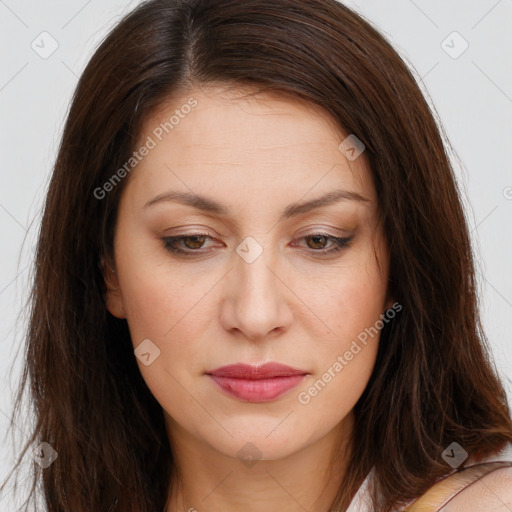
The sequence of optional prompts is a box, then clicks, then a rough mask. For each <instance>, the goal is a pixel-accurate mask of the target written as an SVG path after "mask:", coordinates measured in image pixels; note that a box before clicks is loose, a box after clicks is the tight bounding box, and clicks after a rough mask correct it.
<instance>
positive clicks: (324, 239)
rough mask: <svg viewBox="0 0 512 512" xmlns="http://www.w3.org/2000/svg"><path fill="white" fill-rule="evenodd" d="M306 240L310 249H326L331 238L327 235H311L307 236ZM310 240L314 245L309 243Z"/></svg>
mask: <svg viewBox="0 0 512 512" xmlns="http://www.w3.org/2000/svg"><path fill="white" fill-rule="evenodd" d="M304 240H306V243H307V244H308V247H309V248H310V249H325V246H326V244H327V243H328V241H329V237H328V236H325V235H310V236H305V237H304ZM308 240H311V241H312V243H311V244H310V243H308V242H307V241H308Z"/></svg>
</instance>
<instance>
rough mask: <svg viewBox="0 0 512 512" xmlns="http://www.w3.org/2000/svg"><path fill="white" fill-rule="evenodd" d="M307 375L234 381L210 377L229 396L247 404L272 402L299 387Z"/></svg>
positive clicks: (226, 378) (229, 378) (228, 378)
mask: <svg viewBox="0 0 512 512" xmlns="http://www.w3.org/2000/svg"><path fill="white" fill-rule="evenodd" d="M305 376H306V375H294V376H291V377H273V378H271V379H258V380H256V379H253V380H249V379H233V378H231V377H218V376H216V375H209V377H210V378H211V379H212V380H213V381H214V382H215V383H216V384H217V385H218V386H219V387H220V388H221V389H222V390H223V391H224V392H226V393H227V394H228V395H230V396H234V397H235V398H238V399H239V400H244V401H246V402H270V401H271V400H275V399H276V398H278V397H280V396H281V395H283V394H284V393H286V392H287V391H289V390H290V389H293V388H295V387H297V386H298V385H299V384H300V382H301V381H302V379H304V377H305Z"/></svg>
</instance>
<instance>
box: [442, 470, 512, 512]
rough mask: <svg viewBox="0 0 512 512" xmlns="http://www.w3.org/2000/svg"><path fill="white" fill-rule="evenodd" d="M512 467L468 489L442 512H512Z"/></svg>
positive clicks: (493, 474) (487, 477)
mask: <svg viewBox="0 0 512 512" xmlns="http://www.w3.org/2000/svg"><path fill="white" fill-rule="evenodd" d="M511 510H512V467H506V468H502V469H497V470H495V471H492V472H491V473H489V474H487V475H485V476H484V477H482V478H480V479H479V480H477V481H476V482H474V483H472V484H471V485H469V486H468V487H466V488H465V489H464V490H463V491H462V492H460V493H459V494H457V496H455V497H454V498H453V499H452V500H450V501H449V502H448V503H447V504H446V505H445V506H444V507H443V508H442V509H441V510H440V512H459V511H460V512H510V511H511Z"/></svg>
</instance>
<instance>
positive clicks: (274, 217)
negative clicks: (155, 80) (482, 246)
mask: <svg viewBox="0 0 512 512" xmlns="http://www.w3.org/2000/svg"><path fill="white" fill-rule="evenodd" d="M240 95H241V90H238V91H236V94H235V92H234V91H227V90H225V89H224V88H222V87H221V86H220V85H218V86H213V85H212V86H209V87H208V88H205V87H202V88H200V89H199V88H196V89H193V90H191V91H187V92H186V93H182V94H181V95H177V96H176V97H174V98H170V99H169V102H168V103H166V105H164V106H162V107H160V108H159V109H158V110H157V111H155V112H154V113H153V114H152V115H151V116H150V117H148V118H147V119H146V122H145V124H144V127H143V129H142V133H141V136H140V144H143V143H144V141H145V140H146V139H147V137H148V136H151V134H152V132H153V130H154V129H155V127H157V126H158V125H159V124H160V123H161V122H164V121H166V120H168V119H169V117H170V115H172V113H173V111H174V110H175V109H176V108H177V107H179V106H180V105H183V104H185V103H187V101H188V99H189V98H191V97H193V98H195V99H196V100H197V101H198V105H197V107H195V108H194V109H193V110H192V112H191V113H190V114H188V116H186V117H185V118H184V119H181V120H180V123H179V124H178V125H177V126H175V127H174V129H173V131H172V132H170V133H169V135H167V136H165V137H164V138H163V140H162V141H161V142H159V143H158V144H157V146H156V147H155V148H154V149H152V150H151V151H150V152H149V154H148V155H147V156H146V157H145V158H144V159H143V160H142V161H141V162H140V163H139V164H138V165H137V167H136V168H135V169H134V170H133V171H132V174H131V175H130V176H129V180H128V183H127V184H126V188H125V189H124V191H123V194H122V197H121V202H120V205H119V215H118V222H117V226H116V232H115V241H114V262H113V263H112V267H113V268H112V269H110V270H107V271H106V282H107V286H108V292H107V306H108V309H109V311H110V312H111V313H112V314H113V315H115V316H117V317H118V318H126V319H127V322H128V325H129V328H130V333H131V337H132V341H133V345H134V348H136V347H137V346H138V345H139V344H140V343H141V342H142V341H143V340H145V339H150V340H151V342H152V343H153V344H154V345H155V346H156V347H158V349H159V350H160V355H159V357H157V358H156V359H155V360H154V361H153V362H152V363H151V364H150V365H149V366H146V365H144V364H142V362H141V361H140V360H139V359H137V363H138V365H139V368H140V371H141V373H142V376H143V378H144V379H145V381H146V383H147V385H148V387H149V389H150V390H151V392H152V393H153V394H154V396H155V397H156V399H157V400H158V402H159V403H160V404H161V405H162V408H163V411H164V414H165V418H166V425H167V430H168V434H169V441H170V443H171V447H172V449H173V453H174V456H175V460H176V467H177V468H178V473H179V476H180V484H179V485H178V481H177V479H173V481H172V486H173V490H174V491H175V492H172V493H171V494H172V496H173V498H172V500H169V503H168V506H167V509H166V512H177V511H188V510H190V509H192V510H197V511H206V510H207V511H208V512H220V511H223V512H234V511H239V510H244V511H248V512H260V511H261V512H263V511H264V512H267V511H268V507H269V503H271V504H272V509H273V510H280V511H281V512H288V511H289V512H291V511H293V512H296V511H297V510H298V509H299V508H300V507H299V505H298V504H300V506H302V507H304V509H307V510H315V511H322V510H327V509H328V506H329V505H330V503H331V502H332V500H333V499H334V496H335V494H336V493H337V491H338V489H339V488H340V486H342V482H343V478H344V475H345V471H346V460H347V457H348V454H349V453H350V442H349V441H348V439H349V435H350V433H351V432H352V426H353V412H352V409H353V407H354V405H355V403H356V402H357V400H358V399H359V397H360V396H361V394H362V393H363V391H364V389H365V387H366V385H367V382H368V380H369V378H370V375H371V372H372V370H373V367H374V364H375V358H376V354H377V348H378V335H376V336H375V337H374V338H372V339H371V340H370V341H369V342H368V344H367V345H366V346H364V347H363V348H362V350H361V351H360V352H359V353H357V355H355V356H354V357H353V359H352V360H350V361H349V362H348V363H347V365H346V366H344V368H343V370H342V371H341V372H339V373H337V374H336V376H335V377H334V378H332V379H331V381H330V382H329V383H328V384H327V385H326V386H325V387H324V388H323V389H322V390H321V391H320V392H319V393H318V394H317V395H316V396H314V397H313V398H311V401H310V402H309V403H307V404H302V403H300V402H299V400H298V395H299V393H301V392H304V391H307V390H308V389H309V388H310V387H311V386H312V385H313V383H315V382H316V381H318V379H319V378H321V377H322V375H323V374H324V373H325V372H326V371H327V369H328V368H329V367H332V366H333V364H334V363H335V361H336V360H337V357H338V356H340V355H341V356H343V354H344V353H345V352H346V351H347V350H349V348H350V346H351V343H352V342H353V341H354V340H355V339H356V337H357V336H358V334H360V333H361V332H362V331H364V329H365V328H368V327H370V326H373V325H374V324H375V323H376V321H377V320H379V318H380V315H381V314H382V313H384V312H385V310H386V309H387V308H389V307H390V306H391V305H392V303H393V301H392V299H391V298H390V297H388V292H387V290H388V267H389V261H388V249H387V246H386V243H385V239H384V236H383V233H382V230H381V228H380V227H379V214H378V204H377V197H376V192H375V189H374V185H373V181H372V177H371V172H370V168H369V165H368V161H367V159H366V155H365V154H364V153H363V154H362V155H361V156H360V157H358V158H357V159H356V160H355V161H349V160H347V158H346V157H345V156H344V154H343V153H342V152H341V151H340V150H339V149H338V146H339V144H340V143H341V142H342V141H343V140H344V139H345V137H346V136H347V135H348V134H344V133H342V132H341V131H340V129H339V127H338V126H337V125H336V124H335V123H334V121H333V120H332V119H331V117H330V116H329V114H328V113H327V112H325V111H324V110H322V109H321V108H319V107H316V106H314V105H311V104H306V103H302V102H299V101H297V100H295V99H289V98H286V97H283V96H276V95H272V94H269V93H264V94H261V95H259V96H257V97H253V98H245V99H243V98H240ZM338 189H342V190H347V191H351V192H357V193H359V194H361V195H362V196H364V197H365V198H366V199H367V201H365V202H362V201H354V200H342V201H339V202H337V203H334V204H331V205H328V206H323V207H321V208H318V209H314V210H312V211H309V212H305V213H303V214H301V215H298V216H295V217H293V218H289V219H285V220H282V221H279V216H280V214H281V212H282V211H283V210H284V209H285V208H286V207H287V206H288V205H290V204H292V203H297V202H299V201H307V200H311V199H314V198H316V197H319V196H321V195H323V194H325V193H327V192H330V191H333V190H338ZM171 190H174V191H181V192H193V193H195V194H198V195H205V196H208V197H209V198H211V199H214V200H215V201H218V202H220V203H222V204H223V205H225V207H226V208H227V209H228V215H227V216H218V215H216V214H212V213H206V212H203V211H201V210H199V209H196V208H194V207H191V206H186V205H182V204H179V203H177V202H173V201H160V202H157V203H155V204H153V205H151V206H148V207H145V204H146V203H147V202H149V201H151V200H152V199H154V198H155V197H157V196H159V195H161V194H163V193H166V192H168V191H171ZM205 230H206V232H207V233H209V234H210V235H211V236H212V238H211V239H208V238H205V239H201V240H200V241H199V243H198V242H197V240H196V241H194V240H190V239H185V240H184V241H182V242H180V243H179V244H178V245H179V247H181V248H182V249H184V250H187V249H188V250H189V252H192V251H194V250H195V251H198V252H202V255H201V256H195V255H194V254H192V255H191V256H190V257H189V258H188V259H187V258H186V257H183V256H177V255H173V254H172V253H171V252H169V251H168V250H167V249H166V248H165V246H164V243H163V242H162V238H164V237H165V236H171V235H172V236H177V235H181V236H184V235H188V236H191V235H193V234H194V233H201V232H203V231H205ZM318 232H327V233H328V234H329V235H331V236H338V237H349V236H353V240H352V242H351V244H350V245H349V246H348V247H346V248H344V249H342V250H341V251H339V252H337V253H331V254H327V255H324V256H322V255H321V251H322V250H325V249H326V250H329V249H332V248H333V247H335V244H334V242H332V241H330V240H329V239H321V238H320V239H319V240H318V239H315V238H314V237H313V238H312V237H311V235H314V234H315V233H318ZM306 235H309V237H306ZM249 236H250V237H253V238H254V239H255V240H256V241H257V242H258V244H259V245H260V246H261V248H262V250H263V252H262V254H261V255H260V256H259V257H258V258H257V259H256V260H255V261H253V262H251V263H248V262H247V261H246V260H244V259H243V258H242V257H240V256H239V254H238V253H237V252H236V249H237V247H238V246H239V245H240V244H241V243H242V242H243V241H244V239H246V237H249ZM303 237H306V238H303ZM201 242H202V245H201ZM187 244H188V245H187ZM269 361H276V362H280V363H283V364H287V365H289V366H292V367H294V368H299V369H303V370H306V371H308V372H309V373H310V375H308V376H306V377H305V379H304V380H303V381H302V382H301V384H300V385H299V386H298V387H297V388H295V389H293V390H291V391H289V392H287V393H286V394H285V395H282V396H281V397H279V398H277V399H276V400H274V401H271V402H267V403H249V402H243V401H240V400H237V399H236V398H233V397H231V396H227V395H225V394H223V393H222V392H221V391H220V390H219V389H218V388H217V386H216V385H215V384H214V382H213V381H212V380H211V379H210V377H208V376H207V375H205V372H206V371H208V370H212V369H215V368H217V367H220V366H224V365H227V364H233V363H239V362H245V363H248V364H254V365H258V364H263V363H265V362H269ZM337 440H341V446H342V450H343V451H342V453H343V455H342V456H340V457H338V458H337V459H336V461H335V465H334V468H333V473H332V474H331V476H330V478H328V474H327V471H328V464H329V456H330V454H331V453H332V452H333V449H334V447H335V445H336V442H337ZM248 442H249V443H252V445H254V446H255V447H256V448H257V450H258V452H259V455H258V456H257V457H256V459H258V460H256V461H255V463H254V464H253V465H250V467H249V465H248V464H245V463H244V461H243V460H241V459H242V458H243V457H242V456H241V455H240V450H242V454H246V452H247V451H248V448H247V446H246V444H247V443H248ZM244 447H245V448H244ZM244 450H245V452H244ZM246 455H247V454H246ZM326 481H327V485H326V487H325V489H324V485H325V484H326Z"/></svg>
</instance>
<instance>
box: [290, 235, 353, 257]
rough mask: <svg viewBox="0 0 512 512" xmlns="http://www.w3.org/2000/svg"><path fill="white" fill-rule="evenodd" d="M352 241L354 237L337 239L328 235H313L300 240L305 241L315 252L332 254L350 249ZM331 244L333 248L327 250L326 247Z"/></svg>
mask: <svg viewBox="0 0 512 512" xmlns="http://www.w3.org/2000/svg"><path fill="white" fill-rule="evenodd" d="M352 239H353V237H336V236H333V235H329V234H328V233H312V234H310V235H305V236H303V237H301V238H300V239H299V240H305V241H306V244H307V246H308V247H309V248H310V249H312V250H313V252H318V253H320V254H331V253H334V252H338V251H341V250H342V249H346V248H347V247H349V245H350V243H351V242H352ZM329 242H331V248H330V249H326V248H325V247H326V246H327V247H328V243H329Z"/></svg>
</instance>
